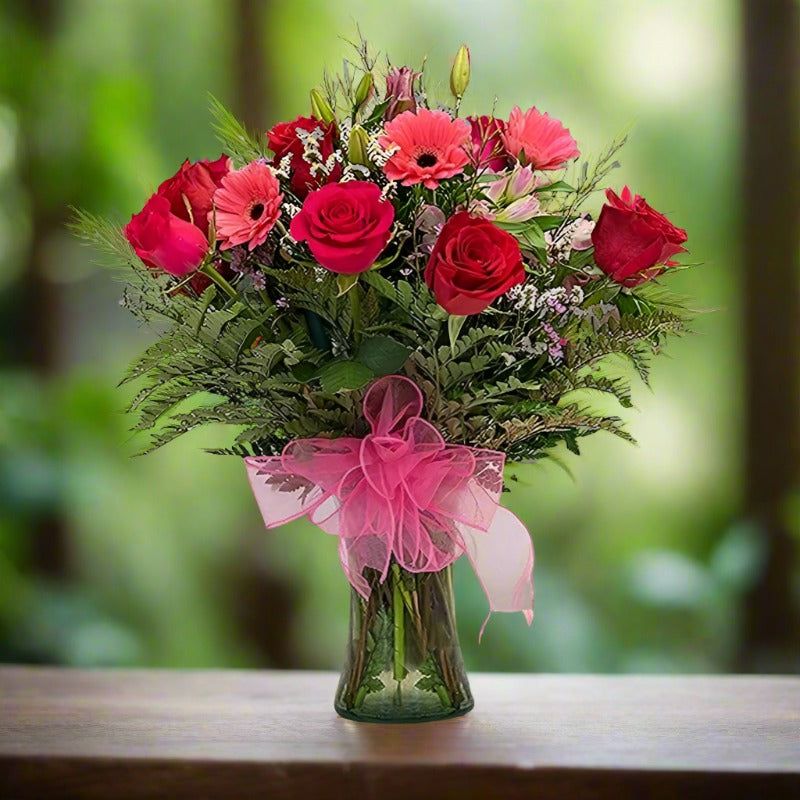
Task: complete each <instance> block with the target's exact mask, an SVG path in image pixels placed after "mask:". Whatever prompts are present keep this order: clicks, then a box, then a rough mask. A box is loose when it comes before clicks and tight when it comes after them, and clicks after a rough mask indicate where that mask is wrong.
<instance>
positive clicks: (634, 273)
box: [592, 186, 686, 286]
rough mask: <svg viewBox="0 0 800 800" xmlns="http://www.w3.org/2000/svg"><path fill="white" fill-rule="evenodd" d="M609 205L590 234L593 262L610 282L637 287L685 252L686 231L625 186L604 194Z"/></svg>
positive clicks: (605, 206)
mask: <svg viewBox="0 0 800 800" xmlns="http://www.w3.org/2000/svg"><path fill="white" fill-rule="evenodd" d="M606 197H607V198H608V202H607V203H606V204H605V205H604V206H603V208H602V210H601V211H600V217H599V218H598V220H597V225H595V227H594V230H593V231H592V244H593V245H594V260H595V263H596V264H597V266H598V267H600V269H601V270H603V272H605V273H606V275H608V276H609V277H610V278H611V279H612V280H615V281H616V282H617V283H621V284H622V285H623V286H638V285H639V284H640V283H644V282H645V281H648V280H650V279H651V278H655V277H656V276H658V275H660V274H661V273H662V272H663V271H664V269H663V267H672V266H675V263H676V262H674V261H671V260H670V259H671V257H672V256H674V255H677V254H678V253H682V252H684V251H685V250H686V248H685V247H683V243H684V242H685V241H686V231H685V230H683V228H678V227H676V226H675V225H673V224H672V223H671V222H670V221H669V220H668V219H667V218H666V217H665V216H664V215H663V214H660V213H659V212H658V211H656V210H655V209H653V208H651V207H650V206H649V205H648V204H647V202H646V201H645V199H644V198H643V197H640V196H639V195H638V194H637V195H634V194H633V193H632V192H631V190H630V189H629V188H628V187H627V186H626V187H625V188H624V189H623V190H622V194H621V196H618V195H617V194H616V193H615V192H613V191H612V190H611V189H608V190H607V191H606Z"/></svg>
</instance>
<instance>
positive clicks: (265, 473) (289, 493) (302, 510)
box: [244, 456, 330, 528]
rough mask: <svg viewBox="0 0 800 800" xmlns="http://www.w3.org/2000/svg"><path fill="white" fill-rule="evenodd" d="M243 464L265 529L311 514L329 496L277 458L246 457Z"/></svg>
mask: <svg viewBox="0 0 800 800" xmlns="http://www.w3.org/2000/svg"><path fill="white" fill-rule="evenodd" d="M244 463H245V467H246V469H247V479H248V481H250V487H251V488H252V490H253V496H254V497H255V499H256V503H257V504H258V509H259V511H260V512H261V516H262V517H263V518H264V525H265V526H266V527H267V528H277V527H278V526H279V525H283V524H285V523H287V522H291V521H292V520H295V519H299V518H300V517H303V516H305V515H307V514H311V513H313V512H314V511H315V510H316V509H317V508H318V507H319V506H320V505H322V504H323V503H324V502H325V501H326V500H327V499H328V498H329V496H330V494H329V493H327V492H325V491H324V490H323V489H322V487H320V486H318V485H317V484H315V483H313V482H311V481H309V480H307V479H306V478H303V477H301V476H299V475H295V474H293V473H291V472H287V471H286V470H285V469H284V467H283V465H282V462H281V459H280V457H277V456H258V457H252V458H245V459H244Z"/></svg>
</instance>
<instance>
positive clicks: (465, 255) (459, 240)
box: [425, 211, 525, 316]
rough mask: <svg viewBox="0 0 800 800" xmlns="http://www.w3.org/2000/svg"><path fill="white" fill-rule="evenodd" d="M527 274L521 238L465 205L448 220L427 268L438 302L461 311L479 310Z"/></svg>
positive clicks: (521, 281) (430, 285)
mask: <svg viewBox="0 0 800 800" xmlns="http://www.w3.org/2000/svg"><path fill="white" fill-rule="evenodd" d="M524 280H525V269H524V268H523V266H522V254H521V253H520V250H519V245H518V244H517V240H516V239H515V238H514V237H513V236H512V235H511V234H510V233H506V231H504V230H501V229H500V228H498V227H497V226H496V225H494V224H493V223H492V222H489V221H488V220H485V219H478V218H476V217H471V216H470V215H469V214H468V213H467V212H466V211H461V212H459V213H458V214H454V215H453V216H452V217H450V219H449V220H448V221H447V222H446V223H445V225H444V227H443V228H442V232H441V233H440V234H439V238H438V239H437V240H436V244H435V245H434V248H433V252H432V253H431V257H430V260H429V261H428V266H427V267H426V268H425V283H427V284H428V286H429V287H430V289H431V291H432V292H433V294H434V297H435V298H436V302H437V303H438V304H439V305H440V306H441V307H442V308H444V309H445V311H447V312H449V313H450V314H458V315H461V316H463V315H467V314H478V313H480V312H481V311H483V310H484V309H485V308H486V307H487V306H489V305H490V304H491V303H492V301H494V300H495V299H496V298H498V297H500V296H501V295H504V294H505V293H506V292H507V291H508V290H509V289H510V288H511V287H512V286H516V285H517V284H518V283H523V282H524Z"/></svg>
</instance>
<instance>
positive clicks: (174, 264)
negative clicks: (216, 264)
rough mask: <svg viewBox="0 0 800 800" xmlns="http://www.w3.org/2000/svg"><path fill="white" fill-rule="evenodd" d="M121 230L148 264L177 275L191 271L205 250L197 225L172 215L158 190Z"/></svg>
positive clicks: (204, 240) (200, 260)
mask: <svg viewBox="0 0 800 800" xmlns="http://www.w3.org/2000/svg"><path fill="white" fill-rule="evenodd" d="M124 233H125V238H127V240H128V241H129V242H130V243H131V246H132V247H133V249H134V250H135V251H136V255H137V256H139V258H141V259H142V261H143V262H144V263H145V264H146V265H147V266H148V267H150V268H152V269H161V270H164V272H168V273H169V274H170V275H175V276H176V277H179V278H182V277H183V276H184V275H188V274H189V273H191V272H194V270H196V269H197V268H198V267H199V266H200V264H201V263H202V261H203V259H204V258H205V255H206V253H207V252H208V241H207V239H206V237H205V235H204V234H203V232H202V231H201V230H200V228H198V227H197V226H196V225H192V223H191V222H187V221H186V220H183V219H180V217H177V216H175V214H173V213H172V212H171V211H170V205H169V200H167V198H166V197H164V196H162V195H159V194H154V195H153V196H152V197H151V198H150V199H149V200H148V201H147V203H146V204H145V207H144V208H143V209H142V210H141V211H140V212H139V213H138V214H134V215H133V216H132V217H131V221H130V222H129V223H128V224H127V225H126V226H125V228H124Z"/></svg>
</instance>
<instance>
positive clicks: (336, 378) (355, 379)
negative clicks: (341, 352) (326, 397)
mask: <svg viewBox="0 0 800 800" xmlns="http://www.w3.org/2000/svg"><path fill="white" fill-rule="evenodd" d="M374 377H375V373H374V372H373V371H372V370H371V369H370V368H369V367H368V366H366V365H365V364H361V363H359V362H358V361H331V362H330V363H328V364H325V366H323V367H322V369H320V371H319V379H320V382H321V383H322V390H323V391H325V392H330V393H331V394H332V393H334V392H339V391H341V390H342V389H360V388H361V387H362V386H364V385H366V384H367V383H369V382H370V381H371V380H372V379H373V378H374Z"/></svg>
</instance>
